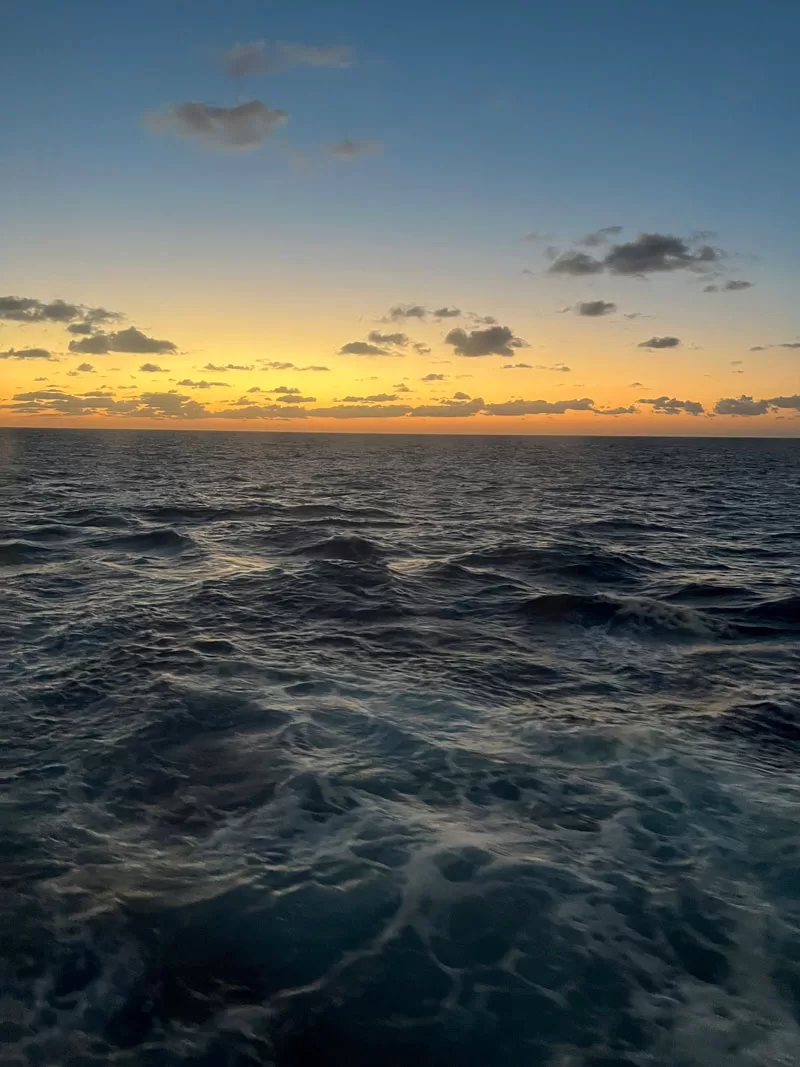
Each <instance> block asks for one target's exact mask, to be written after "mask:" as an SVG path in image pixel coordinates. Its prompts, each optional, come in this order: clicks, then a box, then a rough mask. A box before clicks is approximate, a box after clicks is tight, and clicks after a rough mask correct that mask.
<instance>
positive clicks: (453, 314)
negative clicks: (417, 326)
mask: <svg viewBox="0 0 800 1067" xmlns="http://www.w3.org/2000/svg"><path fill="white" fill-rule="evenodd" d="M431 314H432V315H433V316H435V318H437V319H457V318H458V317H459V316H460V315H461V308H449V307H443V308H437V309H436V310H435V311H432V312H431Z"/></svg>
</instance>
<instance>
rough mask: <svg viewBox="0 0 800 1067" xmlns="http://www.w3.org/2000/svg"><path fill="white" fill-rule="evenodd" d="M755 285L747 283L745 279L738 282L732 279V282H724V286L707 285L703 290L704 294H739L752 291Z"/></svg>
mask: <svg viewBox="0 0 800 1067" xmlns="http://www.w3.org/2000/svg"><path fill="white" fill-rule="evenodd" d="M752 288H753V283H752V282H746V281H744V279H742V280H738V281H737V280H736V279H734V278H731V280H730V281H727V282H724V283H723V284H722V285H713V284H712V285H706V286H705V288H704V289H703V292H704V293H738V292H739V291H740V290H742V289H752Z"/></svg>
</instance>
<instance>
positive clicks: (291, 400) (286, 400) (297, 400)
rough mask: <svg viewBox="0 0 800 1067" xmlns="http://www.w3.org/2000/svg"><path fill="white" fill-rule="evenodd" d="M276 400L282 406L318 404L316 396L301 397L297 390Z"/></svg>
mask: <svg viewBox="0 0 800 1067" xmlns="http://www.w3.org/2000/svg"><path fill="white" fill-rule="evenodd" d="M276 400H277V401H278V402H279V403H280V404H316V402H317V398H316V397H315V396H300V395H299V393H298V392H297V390H296V389H293V390H291V392H289V393H285V394H283V395H282V396H278V397H276Z"/></svg>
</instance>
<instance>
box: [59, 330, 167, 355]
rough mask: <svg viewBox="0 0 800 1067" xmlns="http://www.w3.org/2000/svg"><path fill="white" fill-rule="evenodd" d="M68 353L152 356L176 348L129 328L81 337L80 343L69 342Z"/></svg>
mask: <svg viewBox="0 0 800 1067" xmlns="http://www.w3.org/2000/svg"><path fill="white" fill-rule="evenodd" d="M69 350H70V352H85V353H86V354H87V355H94V356H103V355H106V354H107V353H108V352H132V353H135V354H136V355H140V356H144V355H151V354H152V355H154V354H156V353H160V354H163V353H165V352H176V351H177V350H178V346H177V345H176V344H173V342H172V341H162V340H158V339H157V338H155V337H148V336H147V335H146V334H143V333H142V331H141V330H137V329H136V328H135V327H134V326H129V327H128V329H127V330H115V331H114V332H113V333H96V334H94V335H93V336H91V337H82V338H81V340H80V341H70V343H69Z"/></svg>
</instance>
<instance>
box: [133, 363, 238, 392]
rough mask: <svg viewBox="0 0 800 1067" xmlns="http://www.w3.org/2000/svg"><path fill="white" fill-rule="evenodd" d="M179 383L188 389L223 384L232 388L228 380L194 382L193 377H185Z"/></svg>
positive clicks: (222, 385)
mask: <svg viewBox="0 0 800 1067" xmlns="http://www.w3.org/2000/svg"><path fill="white" fill-rule="evenodd" d="M140 369H144V368H140ZM177 384H178V385H183V386H186V388H187V389H212V388H213V387H214V386H221V387H222V388H224V389H229V388H230V385H229V383H228V382H207V381H205V379H203V380H202V381H199V382H193V381H192V380H191V378H184V379H183V381H180V382H178V383H177Z"/></svg>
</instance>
